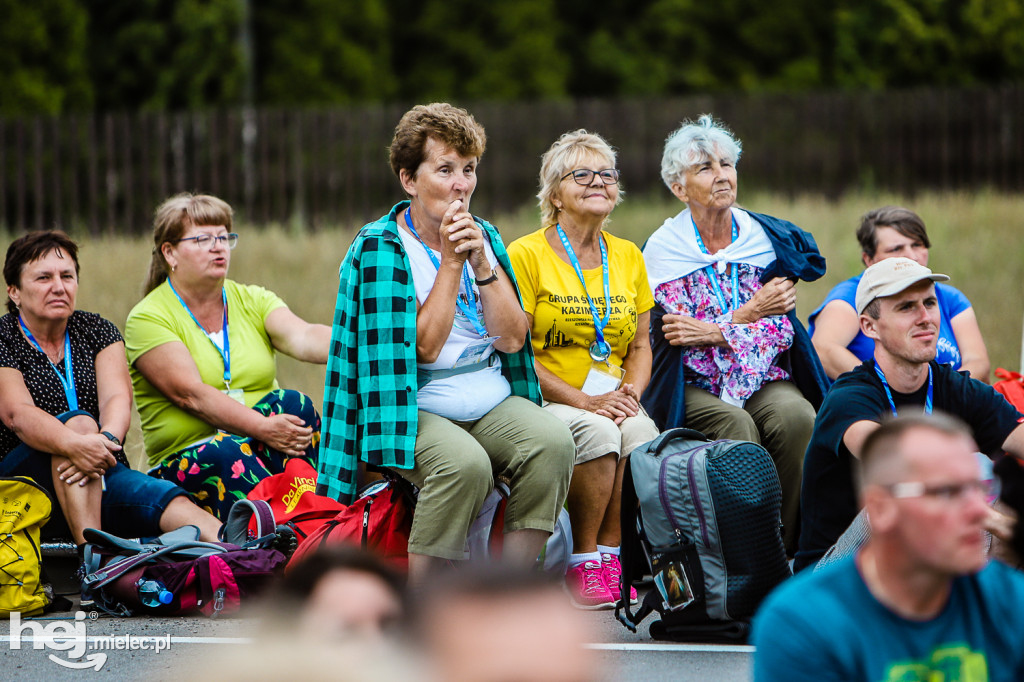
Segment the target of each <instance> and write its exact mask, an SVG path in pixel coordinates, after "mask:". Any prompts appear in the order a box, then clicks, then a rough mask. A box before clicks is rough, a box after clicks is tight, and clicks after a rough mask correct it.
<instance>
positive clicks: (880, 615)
mask: <svg viewBox="0 0 1024 682" xmlns="http://www.w3.org/2000/svg"><path fill="white" fill-rule="evenodd" d="M976 449H977V445H976V444H975V442H974V440H973V439H972V438H971V435H970V431H969V430H968V428H967V427H966V425H964V424H963V423H962V422H960V421H959V420H956V419H954V418H952V417H948V416H940V415H938V414H936V415H920V414H918V415H915V416H904V417H899V418H897V419H894V420H891V421H888V422H886V423H885V424H883V425H882V426H880V427H878V428H876V429H874V430H873V431H872V433H871V434H869V435H868V436H867V437H866V438H865V440H864V443H863V447H862V448H861V451H860V452H861V475H860V481H861V494H860V498H861V500H862V502H863V503H864V506H865V508H866V509H867V511H868V519H869V523H870V525H871V537H870V539H869V540H868V541H867V544H866V545H865V546H864V547H863V548H861V550H860V551H859V553H858V554H857V555H856V556H855V557H850V558H847V559H844V560H843V561H841V562H839V563H837V564H835V565H831V566H828V567H827V568H824V569H823V570H821V571H814V572H812V571H806V572H804V573H803V574H801V575H799V576H797V577H796V578H794V579H792V580H790V581H789V582H787V583H785V584H784V585H783V586H782V587H780V588H779V589H778V590H776V592H774V593H773V594H772V595H770V596H769V598H768V599H767V600H766V601H765V603H764V605H763V606H762V608H761V611H760V612H759V613H758V615H757V617H756V618H755V620H754V630H753V643H754V645H755V646H756V647H757V652H756V653H755V656H754V680H755V682H772V681H774V680H786V682H792V681H797V682H798V681H800V680H815V681H818V680H844V681H855V680H864V681H865V682H868V681H870V682H879V681H884V682H896V681H901V682H916V681H920V682H952V681H953V680H964V681H970V682H998V681H1000V680H1005V681H1007V682H1010V681H1011V680H1017V681H1019V680H1022V679H1024V647H1022V646H1021V645H1020V636H1021V633H1024V608H1022V606H1024V575H1022V574H1020V573H1017V572H1016V571H1014V570H1013V569H1011V568H1009V567H1007V566H1006V565H1004V564H1001V563H999V562H996V561H993V562H991V563H988V559H987V556H986V540H985V530H984V529H985V521H986V519H987V518H988V514H989V508H988V505H987V503H986V499H985V496H986V494H987V492H988V483H987V482H986V481H984V480H982V478H981V470H980V467H979V464H978V460H977V458H976V457H975V451H976Z"/></svg>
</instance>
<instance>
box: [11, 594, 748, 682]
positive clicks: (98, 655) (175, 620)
mask: <svg viewBox="0 0 1024 682" xmlns="http://www.w3.org/2000/svg"><path fill="white" fill-rule="evenodd" d="M74 618H75V614H74V612H70V613H61V614H52V615H50V616H48V617H46V619H25V620H21V622H20V629H16V632H15V634H14V636H13V637H12V632H11V626H12V622H11V621H10V620H8V619H2V620H0V677H2V679H4V680H15V681H16V680H65V679H69V680H70V679H75V680H82V679H85V680H88V679H90V678H92V677H95V678H96V679H118V680H148V681H154V680H176V679H181V680H186V679H194V677H195V675H196V670H197V669H198V670H202V665H201V663H202V661H204V660H206V659H207V658H210V657H214V656H224V655H228V656H234V655H235V654H236V653H237V654H238V655H239V656H241V657H246V658H251V657H253V656H257V657H258V656H259V655H261V651H260V649H263V648H265V647H267V646H268V643H267V641H266V639H265V636H264V638H258V639H254V637H255V636H256V635H257V634H258V633H257V630H258V629H259V626H260V623H259V620H258V618H256V617H254V616H252V615H250V616H249V617H241V618H224V619H220V620H210V619H208V618H205V617H187V618H183V617H161V618H155V617H139V616H137V617H133V618H111V617H100V618H98V619H96V620H90V619H88V618H87V617H84V614H83V619H82V620H78V621H76V620H75V619H74ZM586 618H588V619H593V620H592V625H593V631H594V632H595V634H596V636H595V640H596V641H594V642H592V643H591V644H589V645H588V648H589V649H591V650H593V652H594V653H593V655H594V656H595V657H597V658H598V660H599V661H600V664H599V669H600V671H601V674H600V677H598V678H597V679H598V680H601V681H605V680H607V681H608V682H611V681H612V680H616V681H621V680H665V679H671V680H674V681H681V682H687V681H690V680H693V681H697V680H701V681H707V682H718V681H723V682H724V681H733V680H747V679H749V677H750V665H751V660H750V659H751V652H752V648H751V647H748V646H726V645H698V644H677V643H671V642H656V641H654V640H652V639H651V638H650V636H649V635H648V634H647V632H646V625H647V624H648V623H647V622H645V623H644V624H643V625H641V631H640V632H639V633H638V634H633V633H630V632H629V631H628V630H626V629H625V628H624V627H623V626H622V625H621V624H619V623H618V621H616V620H615V618H614V616H613V615H612V612H611V611H594V612H588V613H587V614H586ZM650 620H651V619H650V618H648V622H649V621H650ZM13 624H14V625H15V626H18V625H19V623H17V622H15V623H13ZM17 632H20V636H19V635H18V634H17ZM80 635H84V641H83V639H82V638H80V637H79V636H80ZM269 646H273V644H272V643H270V644H269ZM158 649H160V650H159V651H158ZM197 664H199V667H198V668H197ZM339 679H342V677H339Z"/></svg>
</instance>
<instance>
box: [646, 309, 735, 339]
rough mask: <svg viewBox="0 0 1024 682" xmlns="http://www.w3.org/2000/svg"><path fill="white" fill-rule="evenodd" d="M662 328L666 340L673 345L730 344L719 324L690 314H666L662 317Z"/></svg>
mask: <svg viewBox="0 0 1024 682" xmlns="http://www.w3.org/2000/svg"><path fill="white" fill-rule="evenodd" d="M661 330H662V333H663V334H664V335H665V340H666V341H668V342H669V343H670V344H672V345H673V346H725V345H728V344H727V342H726V340H725V336H723V335H722V330H721V329H719V328H718V325H717V324H714V323H713V322H702V321H700V320H698V319H695V318H693V317H690V316H689V315H665V316H664V317H662V318H661Z"/></svg>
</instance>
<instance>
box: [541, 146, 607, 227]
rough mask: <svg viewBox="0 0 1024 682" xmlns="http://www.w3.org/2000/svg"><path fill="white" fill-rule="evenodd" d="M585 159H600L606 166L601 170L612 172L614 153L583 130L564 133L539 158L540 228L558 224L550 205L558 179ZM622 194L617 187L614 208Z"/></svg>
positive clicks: (556, 191) (554, 210) (559, 182)
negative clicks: (610, 169) (596, 157)
mask: <svg viewBox="0 0 1024 682" xmlns="http://www.w3.org/2000/svg"><path fill="white" fill-rule="evenodd" d="M587 156H600V157H603V158H604V163H606V164H607V165H606V166H605V168H615V160H616V159H615V149H614V148H613V147H612V146H611V145H610V144H608V142H607V141H606V140H605V139H604V138H603V137H601V136H600V135H598V134H597V133H591V132H588V131H586V130H584V129H583V128H580V129H579V130H573V131H571V132H568V133H564V134H563V135H562V136H561V137H559V138H558V139H557V140H555V141H554V143H553V144H552V145H551V147H550V148H548V150H547V151H546V152H544V155H543V156H541V157H540V191H539V192H537V203H538V204H539V205H540V218H541V225H542V226H543V227H550V226H551V225H554V224H555V223H557V222H558V208H557V207H556V206H555V203H554V201H555V198H556V197H557V196H558V188H559V186H560V185H561V184H562V177H563V176H564V175H565V174H566V173H568V172H569V171H571V170H572V169H573V166H575V165H576V164H577V163H579V162H580V161H581V160H582V159H583V158H585V157H587ZM593 170H604V168H594V169H593ZM624 194H625V192H624V191H622V186H621V185H620V186H619V198H618V201H616V204H618V203H621V202H622V199H623V195H624Z"/></svg>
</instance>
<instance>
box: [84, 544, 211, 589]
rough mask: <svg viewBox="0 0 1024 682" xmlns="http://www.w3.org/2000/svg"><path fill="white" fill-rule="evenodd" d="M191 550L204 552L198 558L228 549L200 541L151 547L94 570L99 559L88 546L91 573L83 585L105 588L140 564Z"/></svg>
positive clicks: (87, 564) (86, 556) (87, 557)
mask: <svg viewBox="0 0 1024 682" xmlns="http://www.w3.org/2000/svg"><path fill="white" fill-rule="evenodd" d="M189 550H202V551H201V552H199V553H196V554H195V556H194V557H192V558H197V557H199V556H205V555H207V554H222V553H224V552H227V551H228V548H227V547H224V546H223V545H218V544H216V543H213V542H199V541H194V542H177V543H174V544H171V545H167V546H166V547H160V546H158V545H150V546H149V547H147V548H146V549H144V550H143V551H142V552H139V553H138V554H133V555H130V556H123V557H120V558H117V559H115V560H114V561H112V562H110V563H109V564H107V565H106V566H104V567H102V568H98V567H97V568H95V569H94V568H93V564H96V563H98V561H99V558H98V557H97V556H96V555H95V554H94V553H93V552H92V546H91V545H86V546H85V556H84V559H85V565H86V570H87V571H89V573H88V574H87V575H86V576H85V578H83V580H82V583H83V586H86V587H88V588H89V589H96V588H97V587H103V586H104V585H106V584H108V583H110V582H112V581H114V580H116V579H118V578H119V577H121V576H122V575H124V574H125V573H127V572H128V571H130V570H131V569H133V568H135V567H136V566H138V565H139V564H147V563H153V562H155V561H156V560H157V559H159V558H161V557H163V556H165V555H168V554H170V555H173V554H175V553H180V552H187V551H189Z"/></svg>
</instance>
